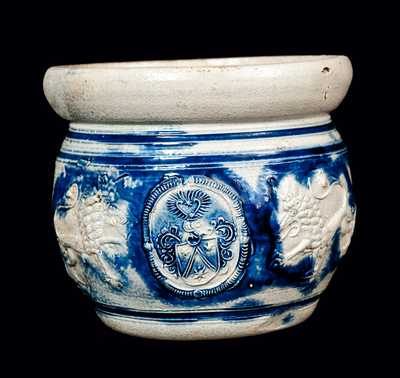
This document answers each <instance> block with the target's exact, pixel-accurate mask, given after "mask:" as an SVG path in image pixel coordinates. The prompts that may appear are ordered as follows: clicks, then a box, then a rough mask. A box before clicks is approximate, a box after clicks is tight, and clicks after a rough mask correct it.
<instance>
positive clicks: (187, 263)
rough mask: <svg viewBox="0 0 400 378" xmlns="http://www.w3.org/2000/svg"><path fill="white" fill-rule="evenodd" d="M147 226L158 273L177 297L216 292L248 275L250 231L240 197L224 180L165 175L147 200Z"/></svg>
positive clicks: (148, 251) (148, 247) (148, 244)
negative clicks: (245, 271)
mask: <svg viewBox="0 0 400 378" xmlns="http://www.w3.org/2000/svg"><path fill="white" fill-rule="evenodd" d="M143 228H144V229H143V234H144V243H145V244H144V247H145V251H146V254H147V257H148V259H149V262H150V265H151V268H152V270H153V273H154V275H155V277H156V278H157V279H158V280H160V282H162V283H163V285H164V286H165V287H167V288H168V289H170V290H171V291H172V292H174V293H175V294H178V295H182V296H186V297H203V296H208V295H213V294H217V293H220V292H221V291H223V290H227V289H229V288H231V287H233V286H234V285H235V284H237V283H238V282H239V280H240V279H241V277H242V275H243V272H244V269H245V267H246V264H247V259H248V255H249V250H250V247H249V246H250V240H249V232H248V227H247V224H246V220H245V217H244V213H243V208H242V203H241V200H240V198H239V196H238V195H237V193H236V192H235V191H234V190H233V189H232V188H231V187H229V186H228V185H226V184H224V183H222V182H220V181H216V180H213V179H211V178H208V177H206V176H190V177H188V178H187V179H184V178H183V177H181V176H178V175H175V174H172V175H166V176H165V177H164V179H163V180H162V181H161V183H159V184H158V185H156V186H155V187H154V188H153V190H152V191H151V192H150V194H149V196H148V198H147V201H146V204H145V208H144V214H143Z"/></svg>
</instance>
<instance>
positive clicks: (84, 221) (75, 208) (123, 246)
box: [54, 176, 128, 289]
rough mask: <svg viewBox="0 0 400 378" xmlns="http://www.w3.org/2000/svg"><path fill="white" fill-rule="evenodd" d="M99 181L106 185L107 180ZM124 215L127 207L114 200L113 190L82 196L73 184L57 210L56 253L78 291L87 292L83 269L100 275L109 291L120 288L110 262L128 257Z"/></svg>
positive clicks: (126, 204)
mask: <svg viewBox="0 0 400 378" xmlns="http://www.w3.org/2000/svg"><path fill="white" fill-rule="evenodd" d="M101 180H103V181H104V180H105V181H107V182H108V181H109V179H108V177H107V176H102V177H101V178H100V179H99V181H101ZM108 184H112V183H110V182H108ZM103 186H104V185H103ZM109 186H110V185H108V187H109ZM99 187H101V185H99ZM127 212H128V203H127V202H126V201H123V200H117V198H116V191H115V190H112V189H109V188H108V189H107V190H97V189H93V190H92V191H91V192H90V193H87V194H85V193H83V192H82V191H81V190H80V187H79V185H78V184H77V183H73V184H72V185H71V186H70V187H69V188H68V190H67V192H66V194H65V195H64V198H63V199H62V201H61V203H60V204H59V205H58V206H57V208H56V211H55V214H54V225H55V230H56V234H57V238H58V241H59V245H60V249H61V252H62V254H63V257H64V261H65V265H66V268H67V271H68V273H69V275H70V276H71V277H72V278H73V279H74V280H75V281H76V282H77V283H78V284H79V285H80V286H81V287H82V288H85V289H88V277H87V274H86V269H85V268H86V267H87V266H89V267H91V268H94V269H96V270H97V271H98V272H100V276H101V278H102V279H103V280H104V281H105V282H106V283H107V284H108V285H110V286H111V287H113V288H120V287H122V282H121V276H120V272H118V271H117V269H116V268H115V267H114V266H113V259H114V258H115V257H116V256H120V255H125V254H127V253H128V246H127Z"/></svg>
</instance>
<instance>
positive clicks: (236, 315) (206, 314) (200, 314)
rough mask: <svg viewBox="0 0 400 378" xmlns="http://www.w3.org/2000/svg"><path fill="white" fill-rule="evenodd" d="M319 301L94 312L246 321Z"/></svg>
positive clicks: (114, 308)
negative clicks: (191, 308)
mask: <svg viewBox="0 0 400 378" xmlns="http://www.w3.org/2000/svg"><path fill="white" fill-rule="evenodd" d="M318 300H319V296H318V295H317V296H313V297H311V298H307V299H304V300H301V301H294V302H291V303H289V304H284V305H266V306H259V307H252V308H246V307H245V308H240V309H221V310H218V311H200V310H198V311H196V312H172V311H163V312H161V311H160V312H145V311H138V310H134V309H129V308H126V307H119V306H110V305H107V304H104V303H96V311H97V312H101V313H104V314H109V315H119V316H126V317H134V318H137V319H147V320H162V321H164V322H196V321H199V320H217V319H221V320H226V321H230V320H246V319H253V318H258V317H262V316H268V315H269V316H270V315H278V314H282V313H284V312H286V311H288V310H295V309H298V308H301V307H304V306H307V305H310V304H312V303H315V302H317V301H318Z"/></svg>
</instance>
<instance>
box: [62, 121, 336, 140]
mask: <svg viewBox="0 0 400 378" xmlns="http://www.w3.org/2000/svg"><path fill="white" fill-rule="evenodd" d="M334 129H335V127H334V125H333V123H329V124H325V125H320V126H309V127H302V128H292V129H282V130H269V131H254V132H237V133H229V134H226V133H221V134H217V133H216V134H184V133H183V134H176V133H164V134H162V135H143V134H129V133H123V134H105V133H101V134H98V133H85V132H77V131H69V132H68V134H67V137H68V138H72V139H77V140H88V141H99V142H106V143H156V142H162V141H165V142H167V141H168V142H200V141H212V140H238V139H254V138H273V137H282V136H295V135H305V134H315V133H322V132H328V131H332V130H334Z"/></svg>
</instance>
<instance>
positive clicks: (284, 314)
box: [44, 56, 356, 340]
mask: <svg viewBox="0 0 400 378" xmlns="http://www.w3.org/2000/svg"><path fill="white" fill-rule="evenodd" d="M351 77H352V68H351V64H350V61H349V60H348V59H347V58H346V57H343V56H295V57H258V58H232V59H205V60H187V61H158V62H136V63H110V64H93V65H76V66H60V67H53V68H50V69H49V70H48V71H47V73H46V76H45V79H44V90H45V94H46V97H47V99H48V100H49V103H50V104H51V106H52V107H53V108H54V110H55V111H56V112H57V113H58V114H60V115H61V116H62V117H63V118H65V119H67V120H69V121H70V128H69V132H68V135H67V137H66V139H65V140H64V143H63V145H62V147H61V151H60V154H59V156H58V158H57V162H56V172H55V181H54V191H53V204H54V224H55V230H56V235H57V238H58V241H59V244H60V249H61V253H62V256H63V258H64V261H65V266H66V270H67V272H68V274H69V275H70V276H71V277H72V279H73V280H74V281H75V282H76V283H77V284H78V285H79V286H80V287H81V288H82V289H83V290H84V291H86V292H87V293H88V294H89V295H90V296H91V298H92V299H93V301H94V302H95V304H96V311H97V314H98V316H99V317H100V318H101V319H102V321H103V322H104V323H105V324H107V325H108V326H110V327H111V328H113V329H115V330H118V331H120V332H124V333H127V334H130V335H136V336H142V337H149V338H159V339H176V340H184V339H191V340H195V339H218V338H229V337H240V336H248V335H255V334H260V333H265V332H270V331H274V330H277V329H281V328H286V327H289V326H293V325H295V324H298V323H300V322H302V321H303V320H305V319H306V318H307V317H309V316H310V315H311V314H312V312H313V310H314V309H315V306H316V305H317V302H318V299H319V296H320V294H321V293H322V292H323V290H324V289H325V288H326V286H327V285H328V283H329V280H330V279H331V277H332V274H333V273H334V271H335V269H336V267H337V264H338V262H339V261H340V259H341V258H342V257H343V256H344V255H345V253H346V251H347V248H348V246H349V243H350V239H351V236H352V233H353V230H354V223H355V215H356V206H355V203H354V198H353V195H352V184H351V176H350V170H349V167H348V162H347V157H346V148H345V146H344V144H343V142H342V140H341V138H340V135H339V133H338V132H337V131H336V129H335V127H334V125H333V124H332V122H331V119H330V116H329V113H330V112H331V111H332V110H334V109H335V108H336V107H337V106H338V105H339V104H340V102H341V101H342V100H343V98H344V96H345V94H346V92H347V90H348V87H349V85H350V81H351Z"/></svg>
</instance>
